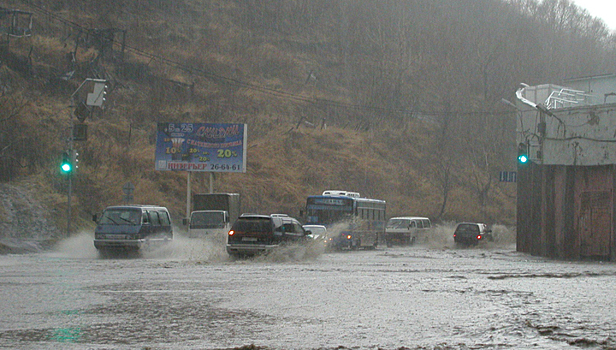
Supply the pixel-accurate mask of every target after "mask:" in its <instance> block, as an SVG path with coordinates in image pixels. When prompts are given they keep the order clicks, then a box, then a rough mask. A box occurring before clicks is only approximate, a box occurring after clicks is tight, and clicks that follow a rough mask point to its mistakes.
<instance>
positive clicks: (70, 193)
mask: <svg viewBox="0 0 616 350" xmlns="http://www.w3.org/2000/svg"><path fill="white" fill-rule="evenodd" d="M74 129H75V122H74V121H73V113H71V128H70V130H71V131H70V135H69V137H68V156H69V159H71V158H72V157H73V142H74V136H73V132H74V131H75V130H74ZM74 170H75V169H74V164H72V162H71V169H70V171H69V172H68V174H66V176H67V177H68V194H67V197H68V198H67V200H66V202H67V206H68V208H67V209H66V238H68V237H69V236H70V234H71V214H72V210H71V199H72V197H73V171H74Z"/></svg>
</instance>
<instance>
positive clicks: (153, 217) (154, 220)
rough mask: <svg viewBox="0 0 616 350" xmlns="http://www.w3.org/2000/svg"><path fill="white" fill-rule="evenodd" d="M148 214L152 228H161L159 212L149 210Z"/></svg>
mask: <svg viewBox="0 0 616 350" xmlns="http://www.w3.org/2000/svg"><path fill="white" fill-rule="evenodd" d="M148 214H150V223H151V224H152V226H160V220H159V219H158V212H156V211H154V210H148Z"/></svg>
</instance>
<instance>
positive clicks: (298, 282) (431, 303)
mask: <svg viewBox="0 0 616 350" xmlns="http://www.w3.org/2000/svg"><path fill="white" fill-rule="evenodd" d="M448 237H449V233H447V238H443V239H441V240H437V241H436V242H431V244H424V245H422V244H418V245H415V246H410V247H391V248H387V247H383V246H379V247H378V248H377V249H375V250H367V251H343V252H331V253H330V252H328V253H323V252H322V251H321V250H320V249H319V248H315V247H312V248H309V249H304V250H302V249H300V248H296V249H293V250H287V251H280V252H276V254H272V255H271V256H268V257H259V258H254V259H246V260H236V261H234V260H230V259H229V258H228V257H227V256H226V253H225V252H224V248H223V247H222V244H221V243H220V242H209V241H203V240H189V239H183V238H178V239H176V240H175V242H174V243H173V246H171V247H167V248H166V249H165V250H164V251H160V252H155V253H152V254H145V255H144V256H141V257H133V258H126V259H100V258H98V256H97V254H96V251H95V249H94V247H93V245H92V236H91V235H89V234H81V235H77V236H74V237H72V238H70V239H67V240H66V241H65V242H63V244H62V245H60V246H59V247H58V248H57V249H56V250H55V251H53V252H43V253H36V254H24V255H4V256H0V286H1V288H0V320H2V322H0V348H10V349H97V350H98V349H152V350H153V349H236V348H244V349H321V350H327V349H375V350H376V349H529V348H532V349H614V348H616V338H614V333H615V330H616V303H615V302H614V291H615V290H616V278H615V275H616V265H615V264H612V263H600V262H565V261H552V260H549V259H543V258H538V257H531V256H529V255H526V254H522V253H518V252H516V251H515V245H514V244H512V243H511V242H510V241H507V240H501V241H498V240H497V242H495V243H489V244H487V245H480V246H477V247H470V248H460V247H455V246H454V245H453V242H452V240H451V239H449V238H448Z"/></svg>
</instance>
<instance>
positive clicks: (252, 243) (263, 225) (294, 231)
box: [227, 214, 309, 257]
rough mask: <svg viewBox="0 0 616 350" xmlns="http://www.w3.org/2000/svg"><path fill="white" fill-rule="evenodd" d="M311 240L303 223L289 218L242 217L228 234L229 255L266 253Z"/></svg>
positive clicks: (254, 215)
mask: <svg viewBox="0 0 616 350" xmlns="http://www.w3.org/2000/svg"><path fill="white" fill-rule="evenodd" d="M308 241H309V238H308V235H307V232H306V230H304V228H303V227H302V224H300V222H299V221H298V220H297V219H295V218H292V217H290V216H280V215H258V214H242V215H240V217H239V218H238V219H237V221H235V223H234V224H233V226H232V227H231V230H230V231H229V233H228V235H227V253H228V254H229V255H231V256H237V257H239V256H247V255H248V256H250V255H257V254H262V253H267V252H269V251H271V250H272V249H275V248H277V247H279V246H281V245H282V244H285V243H299V244H302V243H307V242H308Z"/></svg>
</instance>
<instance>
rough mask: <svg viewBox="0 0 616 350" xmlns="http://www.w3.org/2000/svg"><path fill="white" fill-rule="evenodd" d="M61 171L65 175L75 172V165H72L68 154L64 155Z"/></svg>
mask: <svg viewBox="0 0 616 350" xmlns="http://www.w3.org/2000/svg"><path fill="white" fill-rule="evenodd" d="M60 170H62V173H64V174H70V173H71V172H72V171H73V164H71V160H70V156H69V155H68V153H67V152H64V153H62V163H61V164H60Z"/></svg>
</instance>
